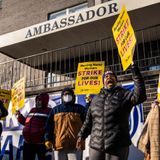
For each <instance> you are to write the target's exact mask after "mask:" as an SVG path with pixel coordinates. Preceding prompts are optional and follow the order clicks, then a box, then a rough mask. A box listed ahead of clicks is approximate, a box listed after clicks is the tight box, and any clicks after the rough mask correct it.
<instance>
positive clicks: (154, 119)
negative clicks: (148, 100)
mask: <svg viewBox="0 0 160 160" xmlns="http://www.w3.org/2000/svg"><path fill="white" fill-rule="evenodd" d="M138 149H139V150H141V151H142V152H143V153H144V155H145V157H144V160H159V159H160V102H159V101H158V100H155V101H153V102H152V104H151V110H150V112H149V113H148V115H147V119H146V121H145V123H144V126H143V130H142V133H141V135H140V138H139V141H138Z"/></svg>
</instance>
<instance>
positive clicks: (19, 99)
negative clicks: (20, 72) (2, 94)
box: [11, 78, 25, 114]
mask: <svg viewBox="0 0 160 160" xmlns="http://www.w3.org/2000/svg"><path fill="white" fill-rule="evenodd" d="M11 99H12V113H13V114H14V113H15V112H16V110H18V109H20V108H22V107H23V106H24V103H25V78H22V79H20V80H19V81H17V82H16V83H15V84H14V85H13V87H12V90H11Z"/></svg>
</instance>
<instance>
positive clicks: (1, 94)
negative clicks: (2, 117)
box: [0, 89, 11, 109]
mask: <svg viewBox="0 0 160 160" xmlns="http://www.w3.org/2000/svg"><path fill="white" fill-rule="evenodd" d="M0 100H1V101H2V102H3V105H4V107H5V108H6V109H8V106H9V103H10V100H11V91H8V90H4V89H0Z"/></svg>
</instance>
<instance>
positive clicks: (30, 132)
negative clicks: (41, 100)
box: [18, 107, 51, 144]
mask: <svg viewBox="0 0 160 160" xmlns="http://www.w3.org/2000/svg"><path fill="white" fill-rule="evenodd" d="M50 111H51V108H49V107H42V108H32V109H31V110H30V112H29V114H28V115H27V117H24V116H23V115H22V114H21V115H20V116H19V117H18V121H19V123H21V124H22V125H24V128H23V137H24V140H25V142H26V143H34V144H42V143H44V133H45V124H46V120H47V117H48V115H49V112H50Z"/></svg>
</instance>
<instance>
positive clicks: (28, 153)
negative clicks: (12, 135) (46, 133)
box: [23, 142, 46, 160]
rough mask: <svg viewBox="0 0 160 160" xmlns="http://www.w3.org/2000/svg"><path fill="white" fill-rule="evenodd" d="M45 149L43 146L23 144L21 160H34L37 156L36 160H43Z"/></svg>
mask: <svg viewBox="0 0 160 160" xmlns="http://www.w3.org/2000/svg"><path fill="white" fill-rule="evenodd" d="M45 153H46V147H45V145H44V144H31V143H26V142H24V145H23V160H35V157H36V155H37V157H38V160H45Z"/></svg>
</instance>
